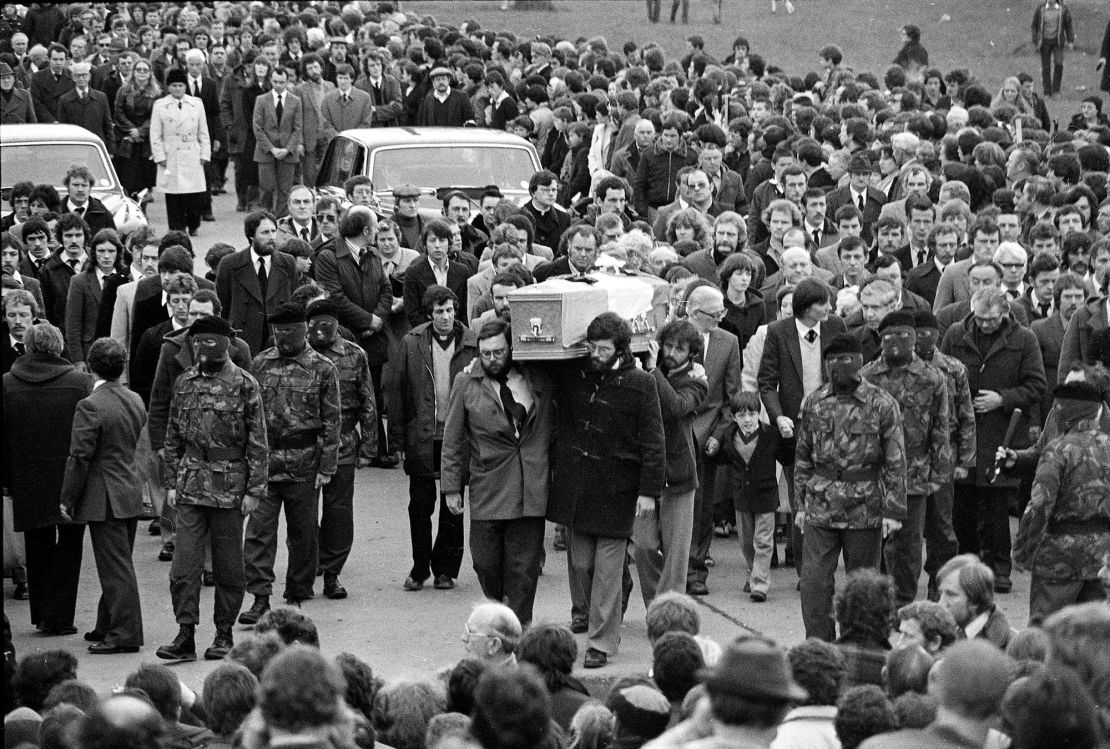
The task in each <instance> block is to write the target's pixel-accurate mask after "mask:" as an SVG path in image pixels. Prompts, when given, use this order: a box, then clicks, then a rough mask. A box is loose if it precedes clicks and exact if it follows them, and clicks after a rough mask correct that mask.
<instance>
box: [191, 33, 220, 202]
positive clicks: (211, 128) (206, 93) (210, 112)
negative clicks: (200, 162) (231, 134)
mask: <svg viewBox="0 0 1110 749" xmlns="http://www.w3.org/2000/svg"><path fill="white" fill-rule="evenodd" d="M204 65H205V60H204V53H203V52H201V51H200V50H199V49H191V50H189V51H188V52H186V53H185V69H186V70H187V71H188V73H189V84H188V90H189V96H192V97H195V98H197V99H200V102H201V104H202V105H204V120H205V123H206V124H207V125H208V138H209V139H210V140H211V142H212V152H213V153H215V152H216V151H219V150H220V141H222V140H223V139H224V136H223V132H222V127H221V125H220V101H219V94H220V92H219V89H218V84H217V83H216V82H215V81H214V80H212V79H211V78H206V77H205V76H204ZM215 179H216V170H215V167H214V166H213V164H212V162H211V161H209V162H208V163H207V164H205V165H204V180H205V188H206V189H205V191H204V195H203V196H202V197H201V220H203V221H215V220H216V218H215V216H213V215H212V185H213V184H214V182H215Z"/></svg>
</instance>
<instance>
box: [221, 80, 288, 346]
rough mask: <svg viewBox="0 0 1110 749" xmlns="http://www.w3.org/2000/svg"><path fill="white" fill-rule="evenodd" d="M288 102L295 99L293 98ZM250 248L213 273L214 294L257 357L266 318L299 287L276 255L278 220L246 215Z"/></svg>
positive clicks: (266, 326)
mask: <svg viewBox="0 0 1110 749" xmlns="http://www.w3.org/2000/svg"><path fill="white" fill-rule="evenodd" d="M288 98H290V99H292V98H296V97H293V96H290V97H288ZM244 228H245V230H246V234H247V239H249V240H250V242H251V246H250V247H248V248H247V249H245V250H240V251H239V252H236V253H235V254H234V255H228V256H227V257H225V258H224V259H223V260H221V261H220V267H219V269H218V270H217V271H216V294H217V295H218V296H219V297H220V305H221V306H222V307H223V315H224V318H225V319H226V320H227V321H228V322H229V323H231V327H233V328H235V329H236V330H239V331H242V332H241V333H240V335H239V337H240V338H242V339H243V340H244V341H246V342H247V345H248V346H250V348H251V354H252V355H254V356H257V355H258V354H260V353H261V352H262V350H263V349H265V348H266V345H267V341H268V340H269V337H270V326H269V323H268V322H267V316H268V315H271V314H273V313H274V312H276V311H277V308H278V307H280V306H281V305H282V304H284V303H286V302H288V301H289V297H290V296H292V294H293V290H294V289H295V288H297V286H299V285H300V283H301V275H300V274H299V273H298V272H297V265H296V261H295V260H294V259H293V258H292V257H290V256H289V255H286V254H285V253H284V252H278V251H277V235H278V228H277V220H276V219H275V218H274V217H273V214H271V213H268V212H266V211H255V212H254V213H251V214H248V215H247V218H246V220H245V221H244Z"/></svg>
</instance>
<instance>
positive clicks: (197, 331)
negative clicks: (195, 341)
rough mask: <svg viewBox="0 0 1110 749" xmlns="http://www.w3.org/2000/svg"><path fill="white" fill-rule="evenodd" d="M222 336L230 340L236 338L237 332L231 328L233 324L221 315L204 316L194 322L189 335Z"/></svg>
mask: <svg viewBox="0 0 1110 749" xmlns="http://www.w3.org/2000/svg"><path fill="white" fill-rule="evenodd" d="M206 333H207V334H208V335H222V336H227V337H228V338H234V337H235V330H234V329H233V328H232V327H231V323H229V322H228V321H227V320H225V319H223V318H222V317H220V316H219V315H202V316H200V317H198V318H197V319H196V320H194V321H193V324H192V325H190V326H189V335H191V336H198V335H204V334H206Z"/></svg>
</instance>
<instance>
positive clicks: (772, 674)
mask: <svg viewBox="0 0 1110 749" xmlns="http://www.w3.org/2000/svg"><path fill="white" fill-rule="evenodd" d="M753 674H759V678H752V675H753ZM698 677H699V678H700V679H701V681H702V683H703V684H705V691H706V692H707V693H708V694H709V710H710V714H711V721H712V725H713V733H712V735H711V736H709V737H707V738H704V739H698V740H695V741H691V742H687V743H685V744H683V745H682V746H683V749H721V748H722V747H743V748H744V749H754V747H767V746H770V745H771V741H772V740H773V739H774V738H775V734H776V733H778V727H779V724H780V723H781V722H782V719H783V718H784V717H785V716H786V713H787V711H788V710H789V709H790V708H791V706H792V705H794V704H797V703H801V702H804V701H805V700H806V699H807V698H808V697H809V695H808V694H807V693H806V690H804V689H802V688H801V687H800V686H798V685H797V684H796V683H795V682H794V679H793V677H792V676H791V674H790V667H789V665H788V664H787V662H786V654H785V653H783V652H782V650H781V649H780V648H779V647H778V646H777V645H775V643H773V642H772V641H771V640H768V639H765V638H763V637H740V638H737V639H736V640H735V641H734V642H733V643H732V644H731V645H729V646H728V647H727V648H725V652H724V653H723V654H722V655H721V660H720V661H718V662H717V665H716V666H714V667H712V668H703V669H701V670H700V671H698Z"/></svg>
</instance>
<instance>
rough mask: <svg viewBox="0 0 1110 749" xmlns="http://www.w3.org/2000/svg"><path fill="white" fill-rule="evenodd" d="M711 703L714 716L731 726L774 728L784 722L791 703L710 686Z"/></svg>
mask: <svg viewBox="0 0 1110 749" xmlns="http://www.w3.org/2000/svg"><path fill="white" fill-rule="evenodd" d="M707 691H708V692H709V704H710V709H711V710H712V711H713V717H714V718H716V719H717V720H719V721H721V722H722V723H724V724H726V725H730V726H752V727H754V728H758V729H765V728H772V727H774V726H777V725H778V724H779V723H781V722H782V719H783V716H785V715H786V711H787V709H789V707H790V703H789V702H788V701H786V700H776V699H770V698H763V699H753V698H749V697H741V696H740V695H737V694H732V693H731V692H725V691H721V690H715V689H713V688H712V687H710V688H709V689H708V690H707Z"/></svg>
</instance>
